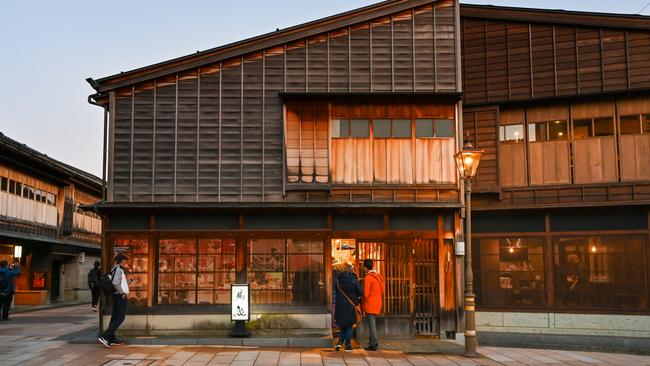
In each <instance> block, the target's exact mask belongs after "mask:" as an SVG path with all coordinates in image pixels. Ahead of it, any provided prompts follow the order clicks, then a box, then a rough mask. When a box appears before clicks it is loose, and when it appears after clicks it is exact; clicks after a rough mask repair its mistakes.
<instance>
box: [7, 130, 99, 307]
mask: <svg viewBox="0 0 650 366" xmlns="http://www.w3.org/2000/svg"><path fill="white" fill-rule="evenodd" d="M102 187H103V184H102V180H101V179H99V178H97V177H95V176H94V175H92V174H89V173H86V172H84V171H81V170H79V169H76V168H73V167H71V166H69V165H67V164H64V163H61V162H59V161H57V160H54V159H52V158H50V157H48V156H47V155H45V154H42V153H40V152H38V151H36V150H33V149H31V148H29V147H28V146H26V145H24V144H21V143H19V142H17V141H14V140H12V139H10V138H8V137H6V136H5V135H3V134H2V133H0V259H5V260H7V261H8V262H9V263H12V262H13V260H14V258H15V255H16V254H21V255H20V265H21V267H20V269H21V275H20V276H19V277H17V278H16V295H15V298H14V303H15V304H17V305H38V304H48V303H50V302H54V301H70V300H86V299H88V300H89V299H90V291H89V290H88V285H87V281H86V275H87V273H88V271H89V270H90V268H92V266H93V262H94V261H95V260H98V259H99V255H100V242H101V231H102V227H101V220H100V218H99V215H97V214H96V213H92V212H84V211H82V210H80V209H79V206H80V205H89V204H93V203H96V202H97V201H100V200H101V197H102ZM17 248H18V249H17ZM20 252H22V253H20Z"/></svg>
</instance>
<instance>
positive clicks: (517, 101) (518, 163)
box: [461, 5, 650, 343]
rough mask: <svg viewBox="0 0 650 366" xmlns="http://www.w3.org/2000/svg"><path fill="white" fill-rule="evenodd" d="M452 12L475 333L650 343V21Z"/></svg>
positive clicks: (491, 10) (489, 10)
mask: <svg viewBox="0 0 650 366" xmlns="http://www.w3.org/2000/svg"><path fill="white" fill-rule="evenodd" d="M461 17H462V21H461V22H462V23H461V31H462V34H463V60H464V64H463V73H464V80H465V83H464V84H463V85H464V91H465V98H464V105H463V116H464V129H465V130H468V131H469V133H470V136H471V139H472V141H473V142H474V143H475V145H477V146H479V147H481V148H484V149H485V150H486V156H485V157H484V159H483V160H482V162H481V166H480V167H479V175H478V182H477V184H476V189H475V191H474V192H475V194H474V201H473V202H474V209H475V210H476V211H475V212H476V215H475V216H474V220H473V224H474V225H473V226H474V235H473V244H474V251H473V253H474V254H475V258H474V270H475V273H477V278H476V279H477V281H476V292H477V296H478V298H477V300H478V310H479V311H480V312H479V313H478V315H477V322H478V324H479V330H483V331H484V333H485V332H488V331H489V332H503V331H506V332H526V333H538V334H539V333H542V334H546V333H552V334H571V335H607V336H610V335H611V336H629V337H650V316H649V315H650V303H649V301H648V300H649V296H650V286H649V284H650V269H649V266H650V246H649V243H650V237H649V232H648V228H649V225H650V217H649V215H648V214H649V210H650V17H644V16H636V15H632V16H627V15H612V14H594V13H581V12H566V11H552V10H533V9H517V8H499V7H489V6H471V5H467V6H462V7H461ZM610 343H611V342H610Z"/></svg>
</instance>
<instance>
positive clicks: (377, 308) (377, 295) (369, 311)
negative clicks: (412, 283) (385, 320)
mask: <svg viewBox="0 0 650 366" xmlns="http://www.w3.org/2000/svg"><path fill="white" fill-rule="evenodd" d="M363 267H364V268H365V270H366V279H365V281H364V282H363V298H362V299H361V305H362V308H363V311H364V312H365V313H366V318H367V319H368V333H369V334H370V344H368V346H367V347H366V350H368V351H376V350H377V347H379V343H377V315H379V314H380V313H381V301H382V299H383V298H384V279H383V278H382V277H381V275H380V274H379V272H377V271H376V270H374V269H373V263H372V259H365V260H364V261H363Z"/></svg>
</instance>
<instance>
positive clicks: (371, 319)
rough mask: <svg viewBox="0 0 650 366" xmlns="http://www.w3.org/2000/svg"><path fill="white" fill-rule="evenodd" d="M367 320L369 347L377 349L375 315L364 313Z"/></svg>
mask: <svg viewBox="0 0 650 366" xmlns="http://www.w3.org/2000/svg"><path fill="white" fill-rule="evenodd" d="M366 319H368V335H369V336H370V344H369V345H370V346H371V347H377V345H378V343H377V315H375V314H368V313H366Z"/></svg>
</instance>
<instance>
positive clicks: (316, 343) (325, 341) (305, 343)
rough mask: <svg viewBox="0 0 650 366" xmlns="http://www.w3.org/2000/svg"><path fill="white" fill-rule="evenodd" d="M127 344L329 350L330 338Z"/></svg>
mask: <svg viewBox="0 0 650 366" xmlns="http://www.w3.org/2000/svg"><path fill="white" fill-rule="evenodd" d="M126 340H127V343H128V344H145V345H211V346H217V345H218V346H248V347H278V348H280V347H281V348H287V347H289V348H329V347H332V345H333V341H332V336H329V337H317V336H311V337H306V336H301V337H251V338H226V337H219V338H215V337H205V338H176V337H133V338H130V337H126Z"/></svg>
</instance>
